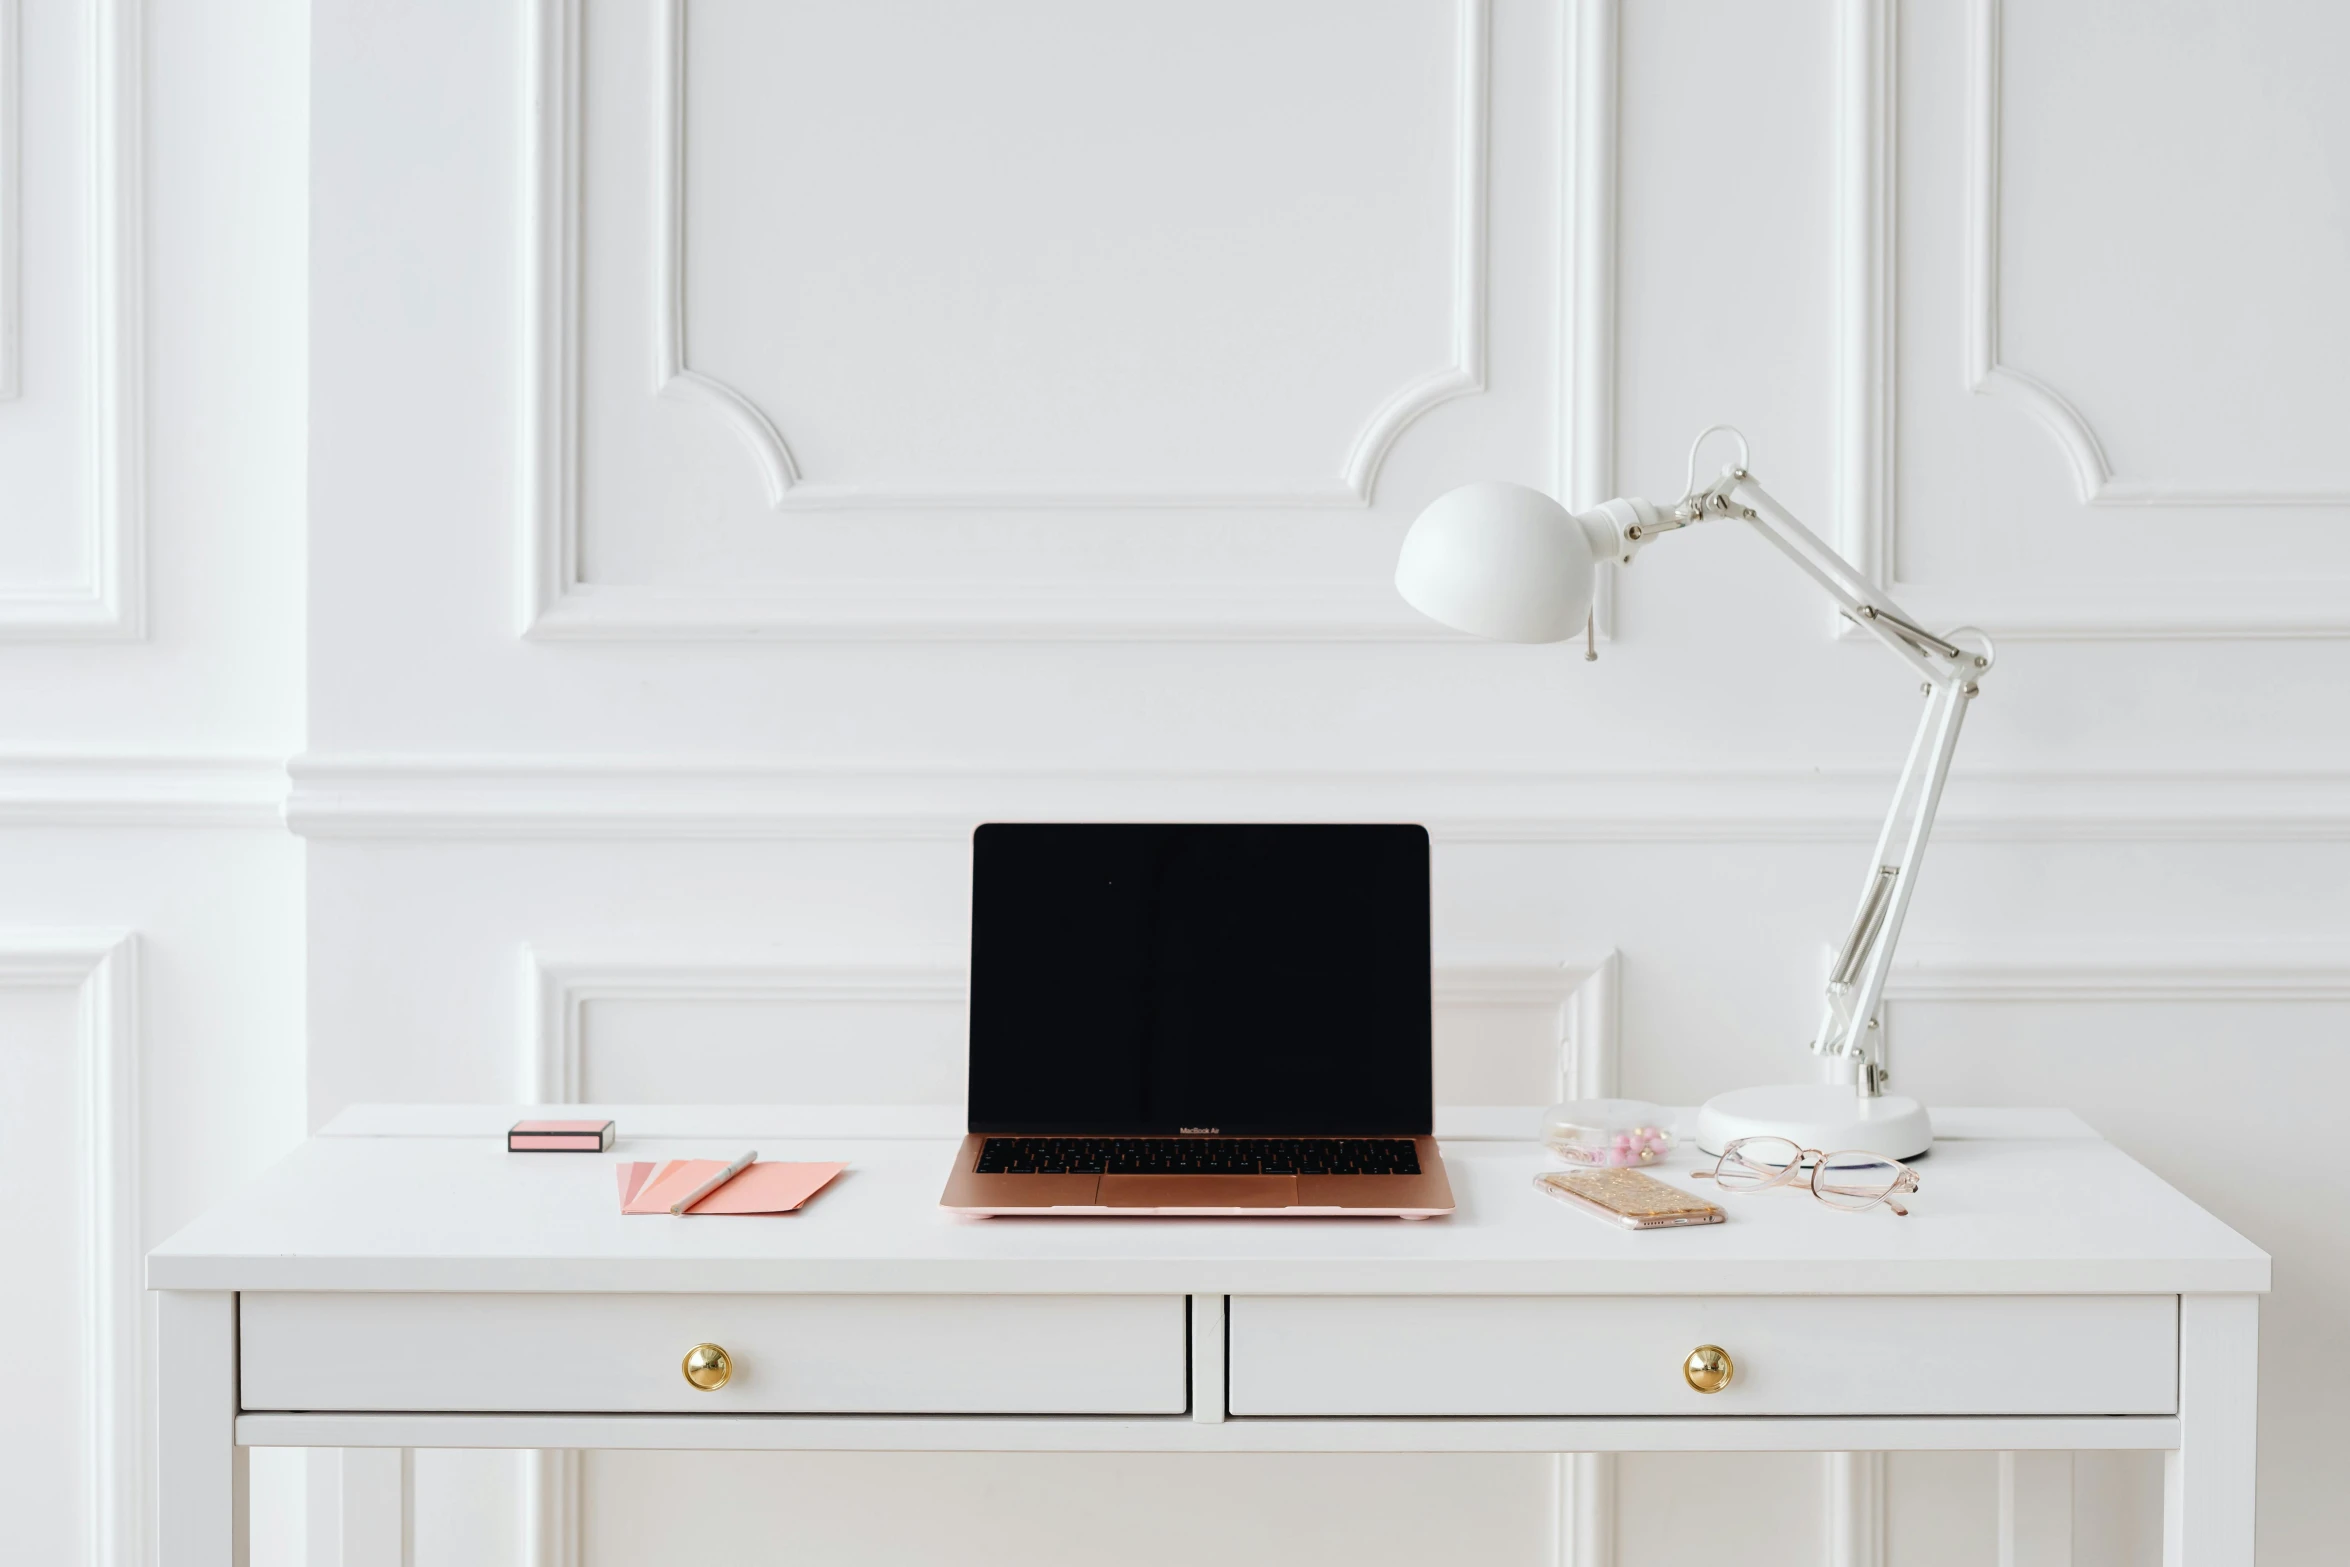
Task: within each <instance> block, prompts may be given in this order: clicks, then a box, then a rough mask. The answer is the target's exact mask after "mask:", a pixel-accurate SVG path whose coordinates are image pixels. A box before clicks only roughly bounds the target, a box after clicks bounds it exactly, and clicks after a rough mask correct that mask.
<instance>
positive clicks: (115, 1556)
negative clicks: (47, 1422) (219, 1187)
mask: <svg viewBox="0 0 2350 1567" xmlns="http://www.w3.org/2000/svg"><path fill="white" fill-rule="evenodd" d="M0 989H8V990H27V989H44V990H45V989H68V990H73V991H74V992H76V996H77V1001H78V1016H77V1018H76V1025H75V1050H76V1055H77V1058H78V1059H77V1061H76V1063H75V1064H76V1071H75V1074H74V1075H75V1081H76V1094H75V1101H76V1102H75V1104H74V1106H73V1110H72V1113H73V1118H74V1125H75V1142H76V1144H77V1146H78V1148H79V1150H80V1154H79V1158H78V1159H77V1161H76V1163H75V1166H74V1168H73V1169H72V1170H71V1171H70V1173H69V1174H68V1175H67V1177H66V1181H67V1184H68V1185H70V1187H71V1188H72V1189H73V1198H74V1202H75V1204H76V1215H75V1217H76V1220H77V1228H78V1230H79V1233H80V1243H81V1257H80V1263H79V1281H78V1282H79V1290H80V1296H81V1301H80V1317H81V1338H82V1342H81V1344H80V1345H79V1346H78V1355H79V1359H80V1362H81V1368H82V1382H81V1390H82V1413H83V1418H84V1421H85V1424H84V1426H83V1430H82V1437H81V1441H82V1463H83V1468H84V1471H85V1474H86V1476H87V1481H86V1486H87V1488H86V1491H85V1494H84V1496H83V1498H82V1501H83V1508H84V1513H83V1519H84V1530H85V1534H84V1538H85V1539H86V1541H87V1542H88V1556H87V1560H88V1561H89V1562H91V1563H92V1564H93V1567H139V1564H141V1563H143V1562H145V1561H147V1560H149V1559H150V1558H151V1557H152V1555H153V1552H152V1549H151V1544H150V1542H149V1541H148V1539H147V1506H146V1496H147V1484H146V1456H147V1454H146V1442H145V1440H144V1431H145V1409H146V1397H145V1386H146V1379H145V1371H144V1362H145V1338H146V1335H145V1332H144V1330H143V1327H142V1323H143V1322H144V1320H145V1299H146V1297H145V1293H144V1291H143V1289H142V1288H141V1283H140V1277H139V1259H140V1257H141V1256H142V1255H143V1254H144V1251H145V1246H144V1243H143V1238H142V1236H141V1235H140V1231H139V1056H138V1050H139V1047H138V994H139V987H138V946H137V941H136V938H134V937H132V936H129V935H124V934H121V933H117V932H91V933H84V932H59V931H36V932H6V933H0Z"/></svg>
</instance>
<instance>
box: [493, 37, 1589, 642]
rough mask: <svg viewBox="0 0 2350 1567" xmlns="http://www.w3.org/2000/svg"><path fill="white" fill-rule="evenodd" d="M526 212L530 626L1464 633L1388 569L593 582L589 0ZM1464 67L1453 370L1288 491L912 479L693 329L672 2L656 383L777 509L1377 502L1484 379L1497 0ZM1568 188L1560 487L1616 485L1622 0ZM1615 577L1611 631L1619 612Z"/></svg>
mask: <svg viewBox="0 0 2350 1567" xmlns="http://www.w3.org/2000/svg"><path fill="white" fill-rule="evenodd" d="M526 3H527V4H528V6H529V25H530V34H531V36H530V40H529V45H528V47H527V48H526V50H525V59H526V69H527V71H528V81H527V83H526V92H527V101H528V102H530V103H531V104H532V105H533V106H534V108H535V111H536V112H535V113H534V114H532V115H529V116H527V117H526V118H527V120H528V121H529V144H528V148H527V159H528V168H529V170H530V174H529V178H528V180H527V181H526V187H527V195H528V200H529V208H528V213H527V218H526V222H525V229H526V234H525V243H524V246H523V252H524V270H523V276H522V283H521V286H522V296H523V300H522V309H521V322H522V339H521V344H520V349H521V359H522V366H523V385H524V396H523V397H522V398H521V400H520V401H521V405H522V422H521V430H520V440H521V445H522V461H521V462H520V464H519V465H518V471H519V473H520V476H521V482H520V492H519V494H518V496H517V506H516V510H517V514H518V518H519V522H520V535H521V538H520V549H519V552H518V554H519V559H518V568H517V569H518V576H517V580H518V584H519V588H520V592H519V595H518V597H519V603H518V605H517V609H518V618H519V632H520V634H521V635H522V636H525V637H528V638H532V639H581V640H596V641H612V640H624V641H625V640H652V641H678V640H689V641H690V640H705V639H719V640H736V639H745V638H768V639H785V640H815V641H891V642H921V641H1144V642H1160V641H1212V642H1257V641H1335V642H1352V641H1378V642H1388V641H1419V640H1441V639H1445V638H1448V637H1450V636H1451V635H1452V633H1448V632H1446V631H1444V630H1442V629H1441V628H1438V627H1435V626H1434V625H1432V624H1431V623H1429V622H1428V621H1426V620H1425V619H1424V618H1423V617H1421V616H1418V615H1416V614H1413V613H1411V612H1410V611H1409V610H1408V609H1407V608H1405V607H1404V606H1403V605H1402V604H1401V603H1400V601H1398V600H1397V599H1396V597H1395V594H1394V592H1393V590H1392V588H1391V586H1390V585H1389V584H1388V583H1387V582H1386V581H1385V580H1379V581H1375V582H1332V581H1328V580H1319V579H1300V580H1278V581H1269V580H1261V579H1260V580H1257V581H1253V582H1232V581H1213V580H1201V581H1184V580H1168V579H1156V580H1151V581H1147V582H1146V581H1140V580H1137V581H1131V582H1100V583H1087V582H1076V581H1062V580H1055V579H1046V580H1035V581H1002V582H991V583H988V584H984V585H982V584H975V583H971V582H967V581H963V580H960V579H957V578H952V577H929V578H903V579H901V578H888V579H872V580H866V579H825V580H822V581H777V582H772V583H759V584H754V585H750V586H729V587H701V586H654V585H646V584H627V583H595V582H590V581H588V580H586V578H585V577H584V576H583V574H582V570H581V544H580V512H579V499H580V497H579V439H580V437H579V416H580V390H579V373H580V345H579V337H580V332H581V303H580V301H581V253H580V250H581V241H580V203H581V200H582V192H583V187H582V168H581V148H582V142H583V136H582V120H581V108H582V104H581V97H582V86H581V52H580V51H581V41H580V35H581V31H582V26H583V16H582V0H526ZM1453 5H1454V11H1455V17H1456V22H1455V39H1456V45H1455V47H1456V65H1455V75H1454V86H1453V90H1454V98H1455V128H1454V135H1455V147H1454V168H1455V178H1454V202H1453V214H1452V216H1453V236H1452V253H1453V254H1452V293H1451V299H1450V315H1451V336H1452V343H1453V351H1452V356H1451V361H1450V363H1449V364H1447V365H1445V366H1443V367H1441V368H1439V369H1437V370H1434V371H1431V372H1429V373H1428V374H1426V375H1424V376H1422V377H1420V378H1419V379H1416V380H1414V381H1412V382H1410V383H1409V384H1407V385H1405V386H1402V387H1399V388H1397V389H1395V390H1394V391H1393V392H1392V393H1390V394H1389V395H1388V396H1386V397H1385V398H1384V399H1383V400H1381V401H1380V402H1379V403H1378V404H1377V406H1376V407H1374V408H1373V409H1372V411H1371V412H1370V414H1369V415H1368V416H1367V418H1366V421H1365V423H1364V424H1363V425H1362V427H1361V428H1360V430H1359V431H1358V433H1357V434H1356V436H1355V439H1354V441H1353V442H1352V444H1351V447H1350V449H1349V451H1348V452H1347V454H1346V456H1345V458H1344V460H1343V462H1342V463H1341V465H1340V470H1339V472H1338V473H1336V474H1335V475H1333V476H1331V477H1330V478H1327V479H1322V480H1314V481H1309V482H1303V483H1300V484H1296V485H1291V486H1284V487H1279V488H1273V489H1263V488H1251V487H1248V486H1244V485H1232V484H1214V483H1209V484H1203V485H1201V486H1199V487H1198V488H1196V489H1193V488H1188V487H1187V488H1183V489H1167V488H1142V489H1133V490H1119V489H1108V490H1103V489H1072V488H1061V487H1055V486H1051V485H1033V484H1032V485H1025V486H1005V487H994V486H939V487H907V486H901V485H890V484H878V483H867V482H863V481H856V482H850V481H837V482H836V481H823V480H815V479H810V478H809V477H807V476H805V475H803V474H802V473H801V471H800V467H799V464H798V462H797V460H796V459H795V458H794V456H793V454H792V451H791V448H790V446H789V444H788V443H787V441H786V439H785V437H784V434H783V432H782V431H781V429H780V428H779V427H778V426H777V424H776V422H775V420H773V419H772V418H771V417H769V415H768V414H767V413H766V412H765V411H764V410H762V409H761V408H759V407H758V405H757V404H756V403H755V402H753V401H752V399H751V398H750V397H749V396H748V395H747V394H745V393H744V392H743V391H742V390H740V389H739V388H736V387H733V386H730V385H728V384H727V383H725V382H724V381H722V380H719V379H717V378H715V377H713V376H711V375H708V374H706V373H704V372H702V371H699V370H696V369H694V368H693V367H692V366H691V365H689V364H688V362H687V358H686V353H685V341H684V316H685V297H684V296H685V282H684V270H685V269H684V266H683V255H684V243H685V241H684V201H685V186H686V181H685V178H684V172H683V167H682V164H681V161H680V160H681V158H682V155H683V137H682V134H681V116H682V113H683V105H684V101H685V100H684V92H685V85H684V64H683V59H684V55H683V37H684V26H685V18H684V0H662V5H661V10H660V12H659V13H658V15H659V23H660V40H659V44H658V47H656V48H655V49H654V50H653V51H652V54H653V59H652V68H653V71H654V73H655V89H656V101H657V104H658V105H659V112H658V113H657V114H656V115H655V125H656V140H657V143H658V145H656V147H655V148H654V149H653V151H654V169H655V179H654V192H653V199H654V204H655V207H656V212H655V220H656V221H655V222H654V224H653V231H654V234H655V239H656V243H655V255H654V263H655V264H654V267H653V286H652V300H651V303H652V319H653V327H654V345H655V352H654V374H653V388H654V394H655V395H656V396H665V397H669V398H672V399H683V400H685V401H688V402H692V403H697V404H699V405H700V406H702V407H704V408H706V409H707V410H709V411H710V412H711V413H712V414H713V415H714V416H715V417H717V418H718V419H719V420H720V421H721V422H723V423H724V424H726V425H727V426H728V427H729V428H730V429H732V430H733V431H734V433H735V434H736V435H737V437H738V438H740V439H741V440H742V441H743V443H744V445H745V447H746V449H747V451H748V453H749V455H750V457H751V459H752V461H753V462H754V464H755V465H756V467H757V469H758V471H759V474H760V478H761V481H762V484H763V486H764V491H765V495H766V498H767V501H768V503H769V505H771V506H772V507H774V508H776V509H779V510H786V511H790V510H798V509H841V508H864V509H906V508H933V509H950V508H951V509H992V510H1018V511H1035V510H1054V509H1072V508H1117V509H1125V508H1137V509H1168V508H1174V509H1199V508H1231V507H1251V508H1265V509H1285V508H1299V507H1308V508H1328V507H1341V508H1349V507H1351V508H1360V507H1367V506H1369V505H1370V504H1371V501H1372V498H1373V492H1374V489H1375V486H1376V483H1377V480H1378V475H1379V470H1380V467H1381V465H1382V464H1383V462H1384V461H1385V459H1386V456H1387V454H1388V452H1389V451H1390V449H1391V448H1392V447H1393V446H1394V444H1395V442H1396V440H1397V439H1398V438H1399V437H1400V436H1401V435H1402V433H1403V431H1404V430H1405V429H1406V428H1407V427H1408V426H1409V425H1410V424H1412V423H1413V421H1415V420H1417V419H1418V418H1419V417H1420V416H1421V415H1423V414H1425V413H1426V412H1428V411H1429V410H1430V409H1432V408H1435V407H1436V406H1438V405H1439V404H1441V403H1444V402H1446V401H1448V400H1450V399H1453V398H1456V397H1462V396H1467V395H1471V394H1474V393H1477V392H1480V391H1482V390H1484V388H1485V385H1486V341H1487V334H1488V272H1489V268H1488V256H1487V212H1486V206H1487V199H1488V197H1487V190H1488V185H1489V179H1488V169H1489V165H1490V161H1491V159H1490V138H1491V65H1490V59H1489V55H1490V40H1491V0H1453ZM1560 6H1561V28H1562V34H1563V35H1564V36H1563V47H1562V51H1561V66H1562V71H1563V72H1564V73H1565V74H1564V75H1563V76H1562V79H1561V83H1560V94H1561V99H1562V111H1561V118H1560V125H1559V135H1560V137H1561V142H1562V167H1563V168H1564V170H1565V185H1566V189H1565V190H1564V191H1563V192H1562V197H1563V201H1562V209H1561V212H1562V215H1561V224H1562V229H1563V230H1564V232H1563V233H1562V235H1561V242H1560V257H1559V274H1560V278H1559V290H1558V298H1559V310H1560V316H1559V332H1558V349H1557V352H1558V358H1557V363H1556V365H1555V367H1554V370H1553V381H1554V384H1555V387H1556V390H1557V393H1558V397H1559V400H1560V401H1559V412H1560V418H1559V420H1558V421H1556V423H1558V424H1559V425H1560V426H1561V428H1560V431H1559V434H1558V435H1557V437H1556V439H1557V443H1558V445H1557V452H1556V457H1555V466H1556V469H1557V472H1558V476H1559V483H1560V487H1561V491H1562V493H1566V494H1574V495H1581V494H1585V493H1588V494H1589V495H1590V496H1591V497H1592V498H1594V499H1596V498H1599V497H1601V496H1603V495H1604V494H1606V493H1608V492H1609V481H1610V478H1611V473H1610V470H1611V469H1612V466H1613V449H1614V441H1615V411H1614V402H1615V364H1614V359H1615V354H1614V323H1615V314H1616V268H1615V254H1616V201H1615V188H1616V172H1615V171H1616V158H1617V116H1616V95H1617V89H1616V82H1617V32H1618V29H1617V14H1618V9H1619V6H1620V0H1560ZM1612 613H1613V597H1612V573H1609V574H1607V576H1606V577H1605V578H1603V582H1602V585H1601V588H1600V597H1599V603H1598V609H1597V616H1598V620H1599V626H1598V629H1599V631H1600V633H1601V634H1602V635H1607V634H1609V632H1610V630H1611V627H1612Z"/></svg>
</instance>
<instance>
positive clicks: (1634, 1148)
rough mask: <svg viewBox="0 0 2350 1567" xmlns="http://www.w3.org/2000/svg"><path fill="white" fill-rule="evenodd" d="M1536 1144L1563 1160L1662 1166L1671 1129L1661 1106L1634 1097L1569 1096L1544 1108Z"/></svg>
mask: <svg viewBox="0 0 2350 1567" xmlns="http://www.w3.org/2000/svg"><path fill="white" fill-rule="evenodd" d="M1542 1143H1543V1146H1544V1147H1546V1148H1548V1149H1549V1150H1550V1151H1551V1152H1552V1153H1554V1154H1556V1155H1557V1156H1558V1157H1559V1158H1561V1159H1564V1160H1565V1161H1566V1162H1567V1163H1569V1164H1578V1165H1585V1166H1595V1167H1605V1168H1615V1167H1621V1166H1638V1165H1644V1164H1662V1163H1664V1159H1665V1155H1666V1154H1668V1153H1671V1152H1672V1151H1673V1129H1672V1126H1671V1123H1670V1120H1669V1118H1668V1117H1667V1116H1666V1114H1665V1112H1664V1111H1663V1110H1661V1109H1659V1108H1658V1107H1656V1106H1655V1105H1652V1104H1646V1103H1643V1102H1642V1101H1640V1100H1638V1099H1574V1100H1570V1101H1568V1102H1567V1103H1565V1104H1560V1105H1552V1106H1551V1107H1550V1109H1549V1110H1547V1111H1545V1112H1544V1114H1543V1117H1542Z"/></svg>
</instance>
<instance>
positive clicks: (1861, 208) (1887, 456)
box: [1829, 0, 1900, 619]
mask: <svg viewBox="0 0 2350 1567" xmlns="http://www.w3.org/2000/svg"><path fill="white" fill-rule="evenodd" d="M1896 16H1897V9H1896V6H1895V3H1894V0H1843V3H1842V6H1841V8H1840V9H1839V10H1838V12H1837V24H1836V83H1837V94H1836V303H1835V310H1836V326H1837V330H1836V369H1835V420H1836V425H1835V428H1836V452H1835V457H1836V466H1835V490H1834V502H1833V506H1834V510H1833V512H1832V514H1831V516H1830V519H1829V520H1830V522H1831V524H1832V526H1833V531H1834V537H1835V540H1836V545H1837V548H1838V549H1839V550H1841V551H1842V552H1843V554H1844V556H1845V558H1846V559H1848V560H1850V561H1851V562H1852V563H1853V564H1854V565H1855V566H1858V567H1859V568H1860V569H1861V571H1862V573H1863V574H1865V575H1867V576H1868V577H1870V578H1872V579H1874V580H1875V581H1878V582H1884V583H1890V582H1891V581H1892V577H1893V566H1894V553H1893V473H1894V457H1895V453H1894V428H1893V398H1894V383H1895V359H1894V330H1895V316H1894V308H1895V299H1896V277H1897V271H1896V266H1897V250H1896V244H1897V238H1896V234H1895V226H1894V215H1895V210H1896V209H1895V207H1894V171H1895V170H1896V169H1897V168H1898V167H1899V162H1900V143H1899V139H1898V127H1899V117H1898V116H1897V115H1896V113H1895V112H1894V92H1895V83H1896V82H1897V81H1898V79H1899V71H1898V67H1897V62H1898V60H1899V53H1898V48H1897V42H1896V38H1897V33H1896ZM1839 619H1841V617H1839Z"/></svg>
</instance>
